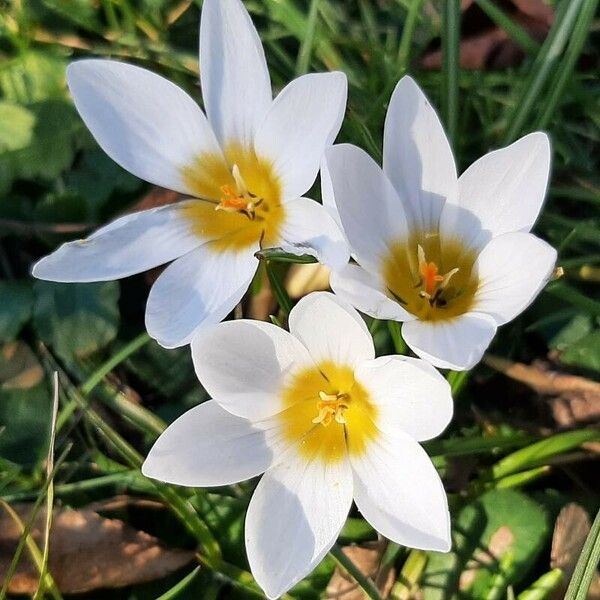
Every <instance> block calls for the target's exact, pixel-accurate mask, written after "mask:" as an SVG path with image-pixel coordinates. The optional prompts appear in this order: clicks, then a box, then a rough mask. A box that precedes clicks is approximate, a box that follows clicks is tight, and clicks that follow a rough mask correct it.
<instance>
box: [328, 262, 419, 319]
mask: <svg viewBox="0 0 600 600" xmlns="http://www.w3.org/2000/svg"><path fill="white" fill-rule="evenodd" d="M330 284H331V289H332V290H333V291H334V292H335V293H336V294H337V295H338V296H339V297H340V298H342V299H343V300H345V301H346V302H348V303H350V304H352V306H354V308H357V309H358V310H360V311H361V312H363V313H365V314H367V315H369V316H371V317H374V318H375V319H389V320H392V321H412V320H413V319H414V318H415V317H414V316H413V315H411V314H410V313H409V312H408V311H406V310H404V308H402V306H400V304H399V303H398V302H395V301H394V300H392V299H391V298H389V297H388V296H387V295H386V293H385V291H384V287H385V285H384V283H383V282H382V281H381V279H380V278H379V277H377V275H375V274H373V273H369V272H367V271H365V269H363V268H362V267H360V266H359V265H354V264H349V265H346V266H345V267H343V268H342V269H339V270H337V271H333V272H332V273H331V276H330Z"/></svg>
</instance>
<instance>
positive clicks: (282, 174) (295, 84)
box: [254, 72, 348, 200]
mask: <svg viewBox="0 0 600 600" xmlns="http://www.w3.org/2000/svg"><path fill="white" fill-rule="evenodd" d="M347 93H348V84H347V81H346V76H345V75H344V74H343V73H340V72H335V73H311V74H309V75H303V76H302V77H298V78H297V79H294V80H293V81H292V82H291V83H289V84H288V85H287V86H286V87H285V88H283V90H282V91H281V93H280V94H279V95H278V96H277V98H275V102H273V106H272V107H271V109H270V110H269V113H268V114H267V117H266V119H265V122H264V123H263V124H262V125H261V126H260V128H259V129H258V132H257V134H256V141H255V144H254V147H255V150H256V153H257V155H258V156H264V157H266V158H267V159H269V160H270V161H271V162H272V164H273V168H274V171H275V173H276V174H277V176H278V177H279V180H280V181H281V184H282V186H283V191H282V194H283V198H284V199H285V200H292V199H294V198H297V197H298V196H301V195H302V194H304V193H305V192H307V191H308V190H309V189H310V187H311V186H312V184H313V183H314V181H315V179H316V177H317V173H318V171H319V164H320V162H321V158H322V156H323V152H324V151H325V148H326V147H327V146H329V145H330V144H331V143H332V142H333V140H334V139H335V137H336V136H337V134H338V131H339V130H340V127H341V125H342V120H343V118H344V112H345V110H346V97H347Z"/></svg>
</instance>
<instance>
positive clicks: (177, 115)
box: [67, 59, 221, 195]
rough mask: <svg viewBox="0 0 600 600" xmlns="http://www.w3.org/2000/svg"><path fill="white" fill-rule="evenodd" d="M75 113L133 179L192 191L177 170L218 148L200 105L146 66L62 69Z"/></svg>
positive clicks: (99, 62)
mask: <svg viewBox="0 0 600 600" xmlns="http://www.w3.org/2000/svg"><path fill="white" fill-rule="evenodd" d="M67 82H68V84H69V89H70V91H71V94H72V95H73V100H74V101H75V106H76V108H77V111H78V112H79V114H80V115H81V117H82V119H83V120H84V122H85V124H86V125H87V127H88V129H89V130H90V131H91V133H92V135H93V136H94V137H95V138H96V141H97V142H98V144H99V145H100V147H101V148H102V149H103V150H104V151H105V152H106V154H108V155H109V156H110V157H111V158H112V159H113V160H114V161H115V162H117V163H119V164H120V165H121V166H122V167H123V168H124V169H126V170H127V171H129V172H130V173H133V174H134V175H136V176H137V177H140V178H141V179H144V180H146V181H149V182H151V183H154V184H156V185H160V186H162V187H166V188H169V189H172V190H176V191H178V192H181V193H186V194H192V195H193V190H191V189H189V187H188V186H187V185H186V183H185V182H184V181H183V179H182V176H181V168H182V167H184V166H186V165H189V164H191V163H192V162H193V161H194V159H195V158H196V157H198V156H199V155H200V154H202V153H211V154H213V155H217V156H220V155H221V149H220V147H219V145H218V143H217V140H216V138H215V135H214V133H213V132H212V129H211V127H210V125H209V124H208V121H207V119H206V117H205V116H204V114H203V113H202V111H201V110H200V107H199V106H198V105H197V104H196V102H194V100H192V98H190V96H188V94H187V93H186V92H184V91H183V90H182V89H180V88H179V87H177V86H176V85H175V84H173V83H171V82H170V81H168V80H167V79H165V78H163V77H161V76H160V75H156V74H155V73H152V72H150V71H147V70H146V69H142V68H140V67H136V66H134V65H129V64H126V63H122V62H117V61H113V60H104V59H84V60H79V61H76V62H74V63H71V64H70V65H69V67H68V68H67Z"/></svg>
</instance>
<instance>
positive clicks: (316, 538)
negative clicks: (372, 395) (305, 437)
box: [246, 452, 352, 598]
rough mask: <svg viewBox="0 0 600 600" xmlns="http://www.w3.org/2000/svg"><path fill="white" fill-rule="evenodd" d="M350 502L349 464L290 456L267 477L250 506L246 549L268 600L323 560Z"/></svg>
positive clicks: (350, 474)
mask: <svg viewBox="0 0 600 600" xmlns="http://www.w3.org/2000/svg"><path fill="white" fill-rule="evenodd" d="M351 504H352V471H351V470H350V465H349V463H348V461H347V460H342V461H339V462H337V463H333V464H326V463H323V462H322V461H320V460H315V461H312V462H310V463H308V464H307V463H306V462H305V461H303V460H302V459H301V458H300V457H299V456H297V455H296V454H295V453H294V452H291V453H289V454H288V459H287V460H286V461H285V462H281V463H280V464H279V465H277V466H275V467H273V468H271V469H269V470H268V471H267V472H266V473H265V475H264V476H263V478H262V479H261V480H260V482H259V484H258V486H257V488H256V491H255V492H254V495H253V496H252V500H251V501H250V505H249V506H248V514H247V515H246V551H247V553H248V561H249V563H250V569H251V571H252V574H253V575H254V577H255V578H256V581H257V583H258V584H259V585H260V586H261V588H262V589H263V590H264V592H265V594H266V595H267V597H268V598H278V597H279V596H280V595H281V594H283V593H284V592H286V591H287V590H289V589H290V588H291V587H292V586H293V585H294V584H296V583H297V582H298V581H300V580H301V579H302V578H303V577H305V576H306V575H308V574H309V573H310V572H311V571H312V570H313V569H314V568H315V567H316V566H317V565H318V564H319V562H321V560H322V558H323V557H324V556H325V554H326V553H327V552H328V551H329V549H330V548H331V546H332V545H333V544H334V542H335V540H336V539H337V537H338V535H339V532H340V530H341V528H342V526H343V524H344V521H345V520H346V517H347V515H348V511H349V510H350V505H351Z"/></svg>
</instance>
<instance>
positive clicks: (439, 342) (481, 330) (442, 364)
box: [402, 312, 498, 371]
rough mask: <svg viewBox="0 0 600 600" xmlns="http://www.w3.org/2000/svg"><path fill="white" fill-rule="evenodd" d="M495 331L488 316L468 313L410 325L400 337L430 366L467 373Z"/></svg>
mask: <svg viewBox="0 0 600 600" xmlns="http://www.w3.org/2000/svg"><path fill="white" fill-rule="evenodd" d="M497 328H498V325H497V324H496V321H495V320H494V318H493V317H491V316H490V315H486V314H484V313H476V312H469V313H465V314H464V315H461V316H459V317H456V318H455V319H452V320H449V321H420V320H414V321H409V322H408V323H404V325H403V326H402V335H403V336H404V340H405V341H406V343H407V344H408V345H409V346H410V348H411V350H412V351H413V352H414V353H415V354H416V355H417V356H419V357H420V358H422V359H424V360H426V361H428V362H430V363H431V364H432V365H434V366H436V367H438V368H440V369H453V370H455V371H466V370H468V369H472V368H473V367H474V366H475V365H476V364H477V363H478V362H479V361H480V360H481V358H482V357H483V353H484V352H485V350H486V349H487V347H488V346H489V345H490V343H491V341H492V339H493V337H494V335H495V334H496V330H497Z"/></svg>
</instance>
